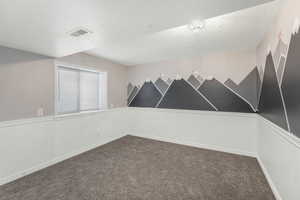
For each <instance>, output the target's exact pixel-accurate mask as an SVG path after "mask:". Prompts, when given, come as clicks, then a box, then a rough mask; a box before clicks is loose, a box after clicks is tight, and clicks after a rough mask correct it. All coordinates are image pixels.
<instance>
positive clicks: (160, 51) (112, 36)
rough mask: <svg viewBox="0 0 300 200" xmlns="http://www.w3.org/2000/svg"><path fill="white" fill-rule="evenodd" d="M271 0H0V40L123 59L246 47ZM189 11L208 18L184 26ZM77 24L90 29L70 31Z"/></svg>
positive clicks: (270, 15)
mask: <svg viewBox="0 0 300 200" xmlns="http://www.w3.org/2000/svg"><path fill="white" fill-rule="evenodd" d="M277 1H278V0H277ZM277 1H275V2H274V1H271V0H251V1H244V0H184V1H182V0H164V1H161V0H152V1H145V0H122V1H118V0H109V1H107V0H85V1H82V0H48V1H47V0H26V1H17V0H1V1H0V24H1V29H0V45H3V46H8V47H12V48H17V49H22V50H27V51H31V52H35V53H39V54H43V55H48V56H53V57H62V56H66V55H70V54H73V53H78V52H87V53H89V54H93V55H96V56H101V57H104V58H108V59H111V60H113V61H116V62H119V63H122V64H127V65H137V64H144V63H149V62H157V61H161V60H166V59H172V58H175V57H176V58H177V57H178V56H188V55H195V54H199V53H206V52H209V51H221V50H229V49H241V48H253V47H254V46H256V45H257V43H258V41H259V40H260V39H261V38H262V36H263V34H264V33H265V32H266V30H267V29H268V28H269V25H270V23H271V22H272V20H273V19H274V17H275V16H276V13H277V9H278V7H279V6H278V5H279V2H277ZM195 19H207V26H206V28H205V29H204V30H203V31H201V32H200V33H192V32H190V31H189V30H188V29H187V27H186V24H188V23H189V22H191V21H192V20H195ZM258 22H259V23H258ZM76 27H84V28H87V29H89V30H91V31H92V32H93V33H92V34H91V35H89V36H87V37H81V38H73V37H70V36H69V35H68V34H67V33H68V32H69V31H71V30H73V29H74V28H76Z"/></svg>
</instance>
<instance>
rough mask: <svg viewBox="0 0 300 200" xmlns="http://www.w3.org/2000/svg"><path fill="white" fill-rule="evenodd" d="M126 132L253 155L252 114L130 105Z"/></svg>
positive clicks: (253, 125)
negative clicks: (134, 106)
mask: <svg viewBox="0 0 300 200" xmlns="http://www.w3.org/2000/svg"><path fill="white" fill-rule="evenodd" d="M128 114H129V118H130V119H131V123H130V132H129V134H132V135H137V136H142V137H148V138H152V139H159V140H163V141H169V142H174V143H179V144H186V145H192V146H197V147H203V148H209V149H215V150H220V151H227V152H232V153H238V154H243V155H249V156H256V142H257V126H256V115H255V114H244V113H226V112H213V111H188V110H173V109H153V108H130V109H129V110H128Z"/></svg>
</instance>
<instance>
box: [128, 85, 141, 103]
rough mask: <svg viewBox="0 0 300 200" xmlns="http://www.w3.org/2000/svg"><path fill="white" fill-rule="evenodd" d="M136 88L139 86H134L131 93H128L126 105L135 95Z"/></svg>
mask: <svg viewBox="0 0 300 200" xmlns="http://www.w3.org/2000/svg"><path fill="white" fill-rule="evenodd" d="M138 90H139V88H138V87H137V86H134V88H133V89H132V90H131V93H130V94H129V96H128V99H127V104H128V105H129V103H130V102H131V101H132V99H133V97H134V96H135V95H136V93H137V92H138Z"/></svg>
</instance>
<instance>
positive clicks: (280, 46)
mask: <svg viewBox="0 0 300 200" xmlns="http://www.w3.org/2000/svg"><path fill="white" fill-rule="evenodd" d="M287 51H288V45H287V44H285V43H284V42H283V41H282V40H281V38H280V39H279V41H278V43H277V46H276V50H275V52H274V65H275V66H276V67H277V66H278V65H279V63H280V57H281V56H282V55H283V56H286V54H287Z"/></svg>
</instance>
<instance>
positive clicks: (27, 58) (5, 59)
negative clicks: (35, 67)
mask: <svg viewBox="0 0 300 200" xmlns="http://www.w3.org/2000/svg"><path fill="white" fill-rule="evenodd" d="M46 59H51V57H47V56H42V55H37V54H33V53H29V52H26V51H21V50H17V49H12V48H8V47H3V46H0V67H1V65H7V64H17V63H24V62H31V61H38V60H46Z"/></svg>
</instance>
